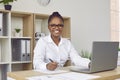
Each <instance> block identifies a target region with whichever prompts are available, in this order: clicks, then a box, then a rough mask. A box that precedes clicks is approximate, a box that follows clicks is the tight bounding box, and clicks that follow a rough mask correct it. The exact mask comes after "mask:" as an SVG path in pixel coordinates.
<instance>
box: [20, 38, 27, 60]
mask: <svg viewBox="0 0 120 80" xmlns="http://www.w3.org/2000/svg"><path fill="white" fill-rule="evenodd" d="M20 52H21V53H20V61H26V40H20Z"/></svg>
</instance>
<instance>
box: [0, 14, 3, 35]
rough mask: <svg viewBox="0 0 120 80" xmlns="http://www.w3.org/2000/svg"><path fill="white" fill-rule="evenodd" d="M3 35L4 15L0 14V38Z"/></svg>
mask: <svg viewBox="0 0 120 80" xmlns="http://www.w3.org/2000/svg"><path fill="white" fill-rule="evenodd" d="M2 35H3V13H0V36H2Z"/></svg>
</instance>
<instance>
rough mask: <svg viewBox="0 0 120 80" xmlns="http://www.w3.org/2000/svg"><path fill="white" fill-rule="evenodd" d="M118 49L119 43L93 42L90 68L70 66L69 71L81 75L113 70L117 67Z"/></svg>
mask: <svg viewBox="0 0 120 80" xmlns="http://www.w3.org/2000/svg"><path fill="white" fill-rule="evenodd" d="M118 47H119V42H107V41H106V42H103V41H101V42H100V41H96V42H93V44H92V53H91V65H90V68H89V69H88V68H87V69H84V68H80V67H78V66H72V67H70V70H71V71H76V72H83V73H95V72H100V71H106V70H113V69H115V68H116V67H117V59H118Z"/></svg>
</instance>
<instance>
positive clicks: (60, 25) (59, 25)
mask: <svg viewBox="0 0 120 80" xmlns="http://www.w3.org/2000/svg"><path fill="white" fill-rule="evenodd" d="M49 26H51V27H52V28H56V27H58V28H63V27H64V25H63V24H49Z"/></svg>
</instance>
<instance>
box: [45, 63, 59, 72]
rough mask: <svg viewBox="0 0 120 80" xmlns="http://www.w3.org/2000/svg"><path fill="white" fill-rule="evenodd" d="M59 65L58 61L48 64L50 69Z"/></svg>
mask: <svg viewBox="0 0 120 80" xmlns="http://www.w3.org/2000/svg"><path fill="white" fill-rule="evenodd" d="M57 66H58V63H57V62H50V63H48V64H47V65H46V67H47V69H48V70H55V69H56V68H57Z"/></svg>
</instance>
